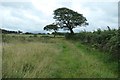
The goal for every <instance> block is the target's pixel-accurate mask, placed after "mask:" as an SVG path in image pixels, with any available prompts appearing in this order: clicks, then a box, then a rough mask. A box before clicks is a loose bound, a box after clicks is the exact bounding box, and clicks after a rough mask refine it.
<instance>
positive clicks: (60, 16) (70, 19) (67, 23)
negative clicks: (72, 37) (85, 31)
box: [53, 7, 88, 34]
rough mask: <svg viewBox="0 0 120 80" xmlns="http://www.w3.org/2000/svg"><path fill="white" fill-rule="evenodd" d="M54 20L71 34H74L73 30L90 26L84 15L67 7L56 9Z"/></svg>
mask: <svg viewBox="0 0 120 80" xmlns="http://www.w3.org/2000/svg"><path fill="white" fill-rule="evenodd" d="M53 18H54V19H55V20H56V21H57V22H58V24H59V26H60V27H61V28H63V29H64V30H69V31H70V33H71V34H74V31H73V28H76V27H77V26H85V25H88V23H87V22H86V21H87V19H86V18H85V17H84V16H83V15H82V14H79V13H77V12H75V11H73V10H71V9H68V8H65V7H63V8H58V9H56V10H55V11H54V17H53Z"/></svg>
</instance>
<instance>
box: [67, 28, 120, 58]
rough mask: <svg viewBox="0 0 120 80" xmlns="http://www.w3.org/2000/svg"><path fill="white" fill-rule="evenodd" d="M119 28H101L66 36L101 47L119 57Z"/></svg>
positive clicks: (114, 56) (100, 48)
mask: <svg viewBox="0 0 120 80" xmlns="http://www.w3.org/2000/svg"><path fill="white" fill-rule="evenodd" d="M118 31H119V30H117V29H113V30H111V29H110V28H108V30H104V31H102V30H100V29H98V30H97V31H94V32H80V33H76V34H74V35H70V34H67V36H65V37H66V38H67V39H72V40H79V41H80V42H81V43H83V44H87V45H90V46H92V47H94V48H96V49H99V50H101V51H104V52H109V53H111V55H112V56H113V58H115V59H118V56H119V53H118V52H119V48H118V47H119V45H120V40H118V38H119V33H118Z"/></svg>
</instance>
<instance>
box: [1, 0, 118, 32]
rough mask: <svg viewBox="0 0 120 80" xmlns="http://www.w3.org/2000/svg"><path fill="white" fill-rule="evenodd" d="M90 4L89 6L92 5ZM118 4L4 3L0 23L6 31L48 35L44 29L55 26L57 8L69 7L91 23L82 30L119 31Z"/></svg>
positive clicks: (72, 0) (71, 0)
mask: <svg viewBox="0 0 120 80" xmlns="http://www.w3.org/2000/svg"><path fill="white" fill-rule="evenodd" d="M88 1H89V2H88ZM118 1H119V0H107V1H102V0H99V1H96V2H95V1H91V0H84V1H81V0H29V1H26V2H24V1H22V0H17V2H15V1H9V0H6V1H1V2H0V22H1V26H2V28H3V29H8V30H21V31H23V32H26V31H28V32H31V31H33V32H34V31H40V32H45V31H44V30H43V27H44V26H45V25H48V24H51V23H53V22H54V21H55V20H54V19H53V16H54V15H53V11H54V10H55V9H57V8H61V7H67V8H69V9H72V10H74V11H77V12H78V13H80V14H83V16H84V17H86V19H87V20H88V23H89V25H88V26H86V27H81V28H80V27H78V28H76V29H74V31H75V32H80V31H81V30H84V29H85V30H87V31H93V30H97V29H98V28H101V29H107V26H110V28H118Z"/></svg>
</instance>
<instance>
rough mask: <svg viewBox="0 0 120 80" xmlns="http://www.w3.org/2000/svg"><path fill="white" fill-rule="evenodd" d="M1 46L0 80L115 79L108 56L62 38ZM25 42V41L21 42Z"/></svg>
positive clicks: (17, 41)
mask: <svg viewBox="0 0 120 80" xmlns="http://www.w3.org/2000/svg"><path fill="white" fill-rule="evenodd" d="M14 38H15V37H13V38H10V39H9V40H7V42H3V54H2V58H3V62H2V68H3V69H2V76H3V78H117V77H118V75H117V65H118V64H117V62H110V61H109V58H110V56H109V55H108V54H105V53H102V52H99V51H97V50H95V49H92V48H89V47H87V46H85V45H82V44H80V43H79V42H75V41H69V40H66V39H65V38H63V37H61V38H42V39H41V37H36V38H34V39H36V40H33V39H20V37H19V38H15V39H14ZM25 40H27V41H25Z"/></svg>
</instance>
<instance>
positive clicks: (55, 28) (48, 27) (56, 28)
mask: <svg viewBox="0 0 120 80" xmlns="http://www.w3.org/2000/svg"><path fill="white" fill-rule="evenodd" d="M44 30H46V31H51V30H53V31H54V37H55V33H56V32H57V30H58V26H57V25H56V24H54V23H53V24H49V25H46V26H45V27H44Z"/></svg>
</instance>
